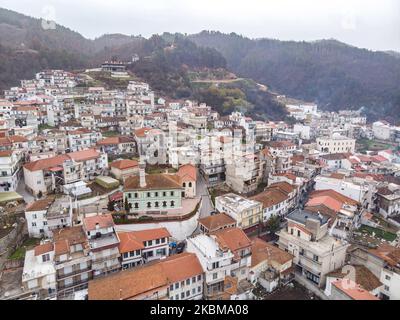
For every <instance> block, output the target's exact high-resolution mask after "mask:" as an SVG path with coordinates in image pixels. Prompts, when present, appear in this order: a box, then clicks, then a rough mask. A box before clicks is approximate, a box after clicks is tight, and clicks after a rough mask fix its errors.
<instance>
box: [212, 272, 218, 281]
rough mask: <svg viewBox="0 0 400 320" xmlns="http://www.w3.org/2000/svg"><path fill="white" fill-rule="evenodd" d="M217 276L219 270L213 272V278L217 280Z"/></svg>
mask: <svg viewBox="0 0 400 320" xmlns="http://www.w3.org/2000/svg"><path fill="white" fill-rule="evenodd" d="M217 278H218V273H217V272H215V273H213V280H215V279H217Z"/></svg>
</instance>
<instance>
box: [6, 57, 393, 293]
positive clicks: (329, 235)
mask: <svg viewBox="0 0 400 320" xmlns="http://www.w3.org/2000/svg"><path fill="white" fill-rule="evenodd" d="M137 59H139V57H135V58H134V59H133V60H132V62H131V63H135V61H137ZM96 73H97V74H98V73H101V74H106V75H107V77H108V78H109V79H117V81H118V83H119V86H118V87H117V88H108V87H106V86H102V85H101V83H100V84H99V83H96V85H98V86H92V84H93V83H92V82H93V81H92V80H93V78H91V77H90V76H88V74H91V75H93V74H94V75H95V74H96ZM121 83H123V84H124V85H123V86H121ZM286 109H287V112H288V114H289V115H290V119H291V121H290V123H289V122H288V121H286V122H285V121H284V119H282V121H258V120H253V119H252V118H251V114H243V113H242V112H240V111H234V112H232V113H231V114H230V115H227V116H222V115H220V114H219V113H218V112H216V111H215V110H214V109H213V106H212V105H207V104H206V103H203V102H202V101H192V100H171V99H169V98H168V97H163V96H160V95H159V94H158V93H157V92H155V91H153V90H152V88H151V87H150V85H149V84H147V83H143V82H140V81H139V80H132V79H131V78H130V75H129V74H128V72H127V70H126V65H125V64H124V63H122V62H115V61H108V62H105V63H104V64H103V65H102V66H101V67H99V68H98V69H92V70H90V72H86V73H72V72H68V71H63V70H44V71H42V72H39V73H37V74H36V77H35V78H34V79H31V80H22V81H21V84H20V86H18V87H13V88H10V89H9V90H6V91H5V92H4V98H3V99H1V100H0V171H1V175H0V206H1V207H0V274H1V276H0V298H1V299H21V300H39V299H40V300H41V299H49V300H84V299H88V300H143V299H146V300H152V299H157V300H198V299H206V300H262V299H265V300H268V299H272V298H273V297H274V296H275V295H281V296H282V297H285V294H293V292H297V291H299V290H300V291H301V292H304V296H303V297H300V298H306V297H308V298H309V299H322V300H379V299H382V300H389V299H390V300H398V299H400V247H399V246H400V244H399V236H400V232H399V230H400V148H399V142H400V127H395V126H392V125H390V124H389V123H387V122H386V121H384V120H382V121H377V122H374V123H368V122H367V118H366V116H365V115H364V114H363V113H362V111H361V110H360V111H350V110H342V111H339V112H337V113H336V112H325V111H321V110H319V109H318V106H317V105H314V104H307V103H299V104H296V105H294V104H287V105H286ZM349 283H350V285H349Z"/></svg>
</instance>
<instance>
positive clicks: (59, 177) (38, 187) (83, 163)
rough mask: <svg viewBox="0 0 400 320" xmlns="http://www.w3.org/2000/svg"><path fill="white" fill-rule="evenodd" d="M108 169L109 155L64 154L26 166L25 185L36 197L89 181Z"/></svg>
mask: <svg viewBox="0 0 400 320" xmlns="http://www.w3.org/2000/svg"><path fill="white" fill-rule="evenodd" d="M107 168H108V157H107V154H105V153H100V152H98V151H96V150H93V149H88V150H83V151H77V152H72V153H68V154H62V155H58V156H55V157H51V158H48V159H40V160H37V161H33V162H29V163H27V164H25V165H24V179H25V185H26V188H27V190H28V191H30V192H31V193H33V194H34V195H37V194H39V193H40V192H41V193H42V194H46V193H48V192H49V191H54V190H57V189H59V188H60V187H61V186H63V185H66V184H69V183H73V182H77V181H80V180H83V181H89V180H91V179H93V178H94V177H95V176H97V175H102V174H104V171H105V170H106V169H107Z"/></svg>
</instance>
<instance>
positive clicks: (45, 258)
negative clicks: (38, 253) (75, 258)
mask: <svg viewBox="0 0 400 320" xmlns="http://www.w3.org/2000/svg"><path fill="white" fill-rule="evenodd" d="M42 261H43V262H46V261H50V255H49V254H48V253H47V254H44V255H42Z"/></svg>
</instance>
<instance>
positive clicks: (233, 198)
mask: <svg viewBox="0 0 400 320" xmlns="http://www.w3.org/2000/svg"><path fill="white" fill-rule="evenodd" d="M215 207H216V209H217V210H218V211H219V212H225V213H226V214H228V215H229V216H231V217H232V218H233V219H235V220H236V221H237V226H238V227H239V228H242V229H243V230H246V229H250V228H254V227H257V226H258V224H259V223H260V221H262V215H263V209H262V203H261V202H258V201H255V200H250V199H246V198H243V197H241V196H238V195H236V194H234V193H229V194H226V195H223V196H220V197H217V198H216V199H215Z"/></svg>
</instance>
